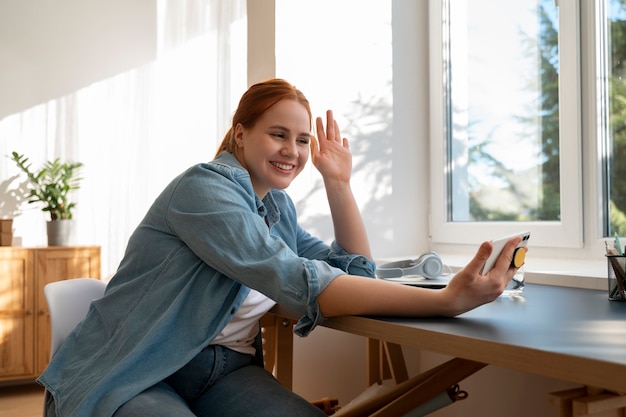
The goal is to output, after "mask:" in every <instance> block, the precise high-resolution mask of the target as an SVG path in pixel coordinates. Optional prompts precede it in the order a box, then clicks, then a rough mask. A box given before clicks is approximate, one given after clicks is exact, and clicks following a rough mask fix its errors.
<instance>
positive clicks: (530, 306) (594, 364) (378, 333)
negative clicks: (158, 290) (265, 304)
mask: <svg viewBox="0 0 626 417" xmlns="http://www.w3.org/2000/svg"><path fill="white" fill-rule="evenodd" d="M433 291H437V290H433ZM274 314H277V315H279V316H283V317H288V318H290V319H294V318H295V317H294V316H293V315H289V313H288V312H285V311H284V310H282V309H280V308H279V309H278V310H276V311H275V312H274ZM322 325H323V326H325V327H329V328H332V329H336V330H340V331H344V332H348V333H352V334H356V335H361V336H365V337H368V338H374V339H380V340H384V341H388V342H392V343H397V344H400V345H406V346H410V347H414V348H417V349H423V350H426V351H431V352H436V353H441V354H445V355H449V356H453V357H457V358H463V359H469V360H471V361H476V362H481V363H484V364H490V365H496V366H500V367H504V368H510V369H515V370H519V371H523V372H528V373H532V374H537V375H542V376H546V377H550V378H555V379H559V380H563V381H569V382H574V383H579V384H582V385H587V386H592V387H599V388H605V389H608V390H612V391H617V392H621V393H626V303H620V302H615V301H608V299H607V293H606V292H605V291H597V290H586V289H575V288H565V287H553V286H544V285H536V284H529V285H527V286H526V288H525V289H524V296H523V298H511V299H508V298H499V299H497V300H496V301H494V302H492V303H489V304H486V305H484V306H481V307H478V308H476V309H474V310H472V311H470V312H467V313H465V314H462V315H460V316H457V317H455V318H386V317H359V316H342V317H334V318H330V319H327V320H325V321H324V322H323V323H322ZM280 354H281V353H280V351H279V355H280ZM287 354H288V355H290V352H289V351H287ZM280 360H284V361H290V360H291V358H290V357H289V358H283V359H280Z"/></svg>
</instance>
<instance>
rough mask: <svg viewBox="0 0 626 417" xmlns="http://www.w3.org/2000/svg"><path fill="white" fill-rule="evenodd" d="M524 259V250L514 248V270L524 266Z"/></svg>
mask: <svg viewBox="0 0 626 417" xmlns="http://www.w3.org/2000/svg"><path fill="white" fill-rule="evenodd" d="M525 259H526V249H524V248H516V249H515V252H513V262H511V265H513V266H514V267H515V268H519V267H520V266H522V265H524V260H525Z"/></svg>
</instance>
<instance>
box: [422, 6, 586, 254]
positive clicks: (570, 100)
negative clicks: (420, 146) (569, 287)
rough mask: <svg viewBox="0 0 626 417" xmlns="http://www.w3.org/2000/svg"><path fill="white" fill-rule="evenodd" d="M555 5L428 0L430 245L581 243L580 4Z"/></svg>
mask: <svg viewBox="0 0 626 417" xmlns="http://www.w3.org/2000/svg"><path fill="white" fill-rule="evenodd" d="M470 3H471V7H470ZM501 3H502V4H501ZM558 3H559V5H558V6H556V5H555V2H554V0H524V1H516V2H493V1H489V0H472V1H471V2H470V1H467V0H447V1H432V2H431V3H430V6H431V22H441V26H440V27H438V26H437V25H433V28H432V29H431V36H432V39H433V44H432V45H431V46H432V47H431V57H430V61H431V86H432V87H431V100H432V101H431V104H432V105H431V112H432V118H431V120H432V124H431V129H432V133H433V134H432V139H431V140H432V143H431V154H432V158H431V161H432V165H431V174H432V178H431V180H432V184H433V186H432V199H431V223H432V224H431V233H432V240H433V242H434V243H440V244H446V243H472V244H473V243H476V242H480V241H483V240H489V239H494V238H497V237H499V236H501V235H506V234H510V233H515V232H518V231H521V230H529V231H531V232H532V235H533V243H534V245H537V246H544V247H561V248H581V247H582V246H583V217H582V213H583V199H582V195H583V192H582V191H583V188H582V187H583V185H582V184H583V177H582V172H583V152H582V151H581V150H582V147H581V144H582V140H583V131H582V127H583V123H582V113H581V112H582V108H583V105H582V104H583V101H582V100H583V95H582V90H581V85H583V80H582V76H583V74H582V64H581V58H580V57H581V53H582V50H581V44H582V43H581V42H580V41H579V40H580V39H581V36H582V34H581V25H580V23H579V18H580V16H581V13H580V10H579V4H578V2H577V1H573V0H569V1H566V0H562V1H560V2H558ZM585 39H586V38H585ZM591 165H593V164H590V166H591ZM594 233H595V234H597V230H596V231H594Z"/></svg>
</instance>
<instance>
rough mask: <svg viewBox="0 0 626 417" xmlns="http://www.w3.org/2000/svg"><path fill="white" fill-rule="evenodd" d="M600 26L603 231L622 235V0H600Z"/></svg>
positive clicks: (625, 155)
mask: <svg viewBox="0 0 626 417" xmlns="http://www.w3.org/2000/svg"><path fill="white" fill-rule="evenodd" d="M598 15H599V19H598V20H599V21H600V22H601V24H600V25H599V27H600V30H601V31H600V36H599V37H598V38H599V43H600V45H601V48H599V50H600V51H601V52H603V54H602V55H601V58H600V59H599V64H600V65H599V67H600V69H601V70H604V71H603V72H602V73H603V74H604V73H605V74H606V76H605V77H600V78H599V79H600V81H601V85H600V87H599V91H600V92H601V94H599V96H600V97H601V100H602V103H603V104H604V106H606V108H607V109H608V111H607V112H606V113H605V114H606V116H605V117H602V120H603V122H604V123H603V124H602V131H601V133H603V134H602V136H601V137H602V138H603V139H604V140H603V142H602V143H601V146H602V149H603V150H604V156H605V160H606V164H605V165H604V168H605V171H604V180H605V183H604V185H605V186H604V190H605V194H604V196H605V198H604V201H605V207H604V209H605V210H606V213H608V214H607V215H606V218H608V222H606V223H605V224H604V227H605V232H606V233H605V234H606V235H609V236H610V235H613V234H615V233H617V234H618V235H620V236H624V235H626V214H625V213H626V181H624V179H625V178H626V129H625V128H624V126H625V125H626V100H625V99H626V68H625V66H626V4H625V3H624V1H623V0H610V1H606V2H600V4H599V7H598Z"/></svg>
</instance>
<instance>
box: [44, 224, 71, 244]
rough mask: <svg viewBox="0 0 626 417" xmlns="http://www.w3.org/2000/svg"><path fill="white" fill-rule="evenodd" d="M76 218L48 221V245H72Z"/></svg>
mask: <svg viewBox="0 0 626 417" xmlns="http://www.w3.org/2000/svg"><path fill="white" fill-rule="evenodd" d="M73 229H74V220H51V221H48V224H47V230H48V246H71V243H72V230H73Z"/></svg>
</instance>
